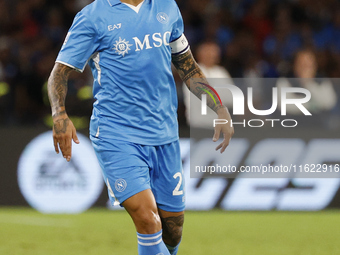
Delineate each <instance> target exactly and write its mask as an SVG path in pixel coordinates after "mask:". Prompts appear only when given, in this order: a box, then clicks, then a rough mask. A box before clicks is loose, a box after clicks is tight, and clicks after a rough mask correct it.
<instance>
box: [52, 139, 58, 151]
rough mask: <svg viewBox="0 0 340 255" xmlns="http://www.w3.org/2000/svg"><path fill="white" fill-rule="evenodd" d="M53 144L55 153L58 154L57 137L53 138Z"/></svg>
mask: <svg viewBox="0 0 340 255" xmlns="http://www.w3.org/2000/svg"><path fill="white" fill-rule="evenodd" d="M53 144H54V150H55V152H56V153H57V154H59V147H58V142H57V139H55V138H53Z"/></svg>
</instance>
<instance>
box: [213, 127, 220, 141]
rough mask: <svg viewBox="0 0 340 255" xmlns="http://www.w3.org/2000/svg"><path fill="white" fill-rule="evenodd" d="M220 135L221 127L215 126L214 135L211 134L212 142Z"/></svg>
mask: <svg viewBox="0 0 340 255" xmlns="http://www.w3.org/2000/svg"><path fill="white" fill-rule="evenodd" d="M220 135H221V128H219V127H218V126H217V127H215V133H214V136H213V141H214V142H216V141H218V139H219V138H220Z"/></svg>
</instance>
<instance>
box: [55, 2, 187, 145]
mask: <svg viewBox="0 0 340 255" xmlns="http://www.w3.org/2000/svg"><path fill="white" fill-rule="evenodd" d="M139 7H140V8H134V7H133V6H128V5H127V4H124V3H122V2H120V1H119V0H96V1H94V2H93V3H92V4H90V5H88V6H86V7H85V8H84V9H83V10H82V11H80V12H79V13H78V14H77V16H76V17H75V19H74V22H73V24H72V26H71V28H70V30H69V32H68V34H67V37H66V39H65V42H64V45H63V47H62V49H61V51H60V53H59V55H58V58H57V61H56V62H59V63H62V64H65V65H68V66H71V67H73V68H75V69H77V70H79V71H83V70H84V68H85V66H86V64H87V62H88V63H89V65H90V67H91V69H92V73H93V76H94V86H93V94H94V97H95V99H96V101H95V103H94V107H93V114H92V117H91V124H90V134H91V135H92V136H95V137H99V138H104V139H112V138H113V139H116V140H122V141H129V142H134V143H137V144H143V145H162V144H168V143H170V142H173V141H175V140H177V139H178V123H177V94H176V86H175V82H174V79H173V76H172V72H171V54H181V53H184V52H186V51H187V50H188V49H189V46H188V43H187V41H186V39H185V37H184V35H183V20H182V17H181V14H180V12H179V9H178V7H177V5H176V3H175V1H174V0H145V1H144V2H143V3H142V4H141V6H139Z"/></svg>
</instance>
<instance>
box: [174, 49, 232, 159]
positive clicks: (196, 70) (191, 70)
mask: <svg viewBox="0 0 340 255" xmlns="http://www.w3.org/2000/svg"><path fill="white" fill-rule="evenodd" d="M172 63H173V64H174V66H175V67H176V69H177V71H178V73H179V75H180V77H181V78H182V80H183V81H184V83H185V84H186V86H187V87H188V88H189V90H190V91H191V92H192V93H193V94H194V95H195V96H197V97H198V98H199V99H201V95H202V94H203V93H205V91H204V90H206V91H209V92H210V93H211V95H213V97H214V99H215V101H214V100H213V99H212V98H210V97H207V105H208V106H209V107H210V108H211V109H212V110H213V111H214V112H216V113H217V115H218V118H219V119H226V120H228V123H230V121H231V117H230V114H229V111H228V109H227V108H226V107H225V106H223V105H222V104H221V103H220V101H219V99H218V96H217V95H216V93H214V91H212V90H211V87H210V86H209V83H208V81H207V79H206V77H205V75H204V74H203V73H202V71H201V69H200V67H199V66H198V64H197V63H196V61H195V59H194V57H193V55H192V53H191V51H190V50H189V51H188V52H186V53H184V54H181V55H175V56H173V57H172ZM215 102H216V103H215ZM212 124H213V123H211V125H212ZM221 132H222V133H223V137H224V140H223V142H222V143H221V144H219V145H218V146H217V147H216V150H219V149H221V153H223V152H224V151H225V149H226V148H227V146H228V144H229V142H230V139H231V137H232V135H233V134H234V128H233V127H230V125H221V124H219V125H216V127H215V134H214V137H213V141H214V142H216V141H217V140H218V139H219V137H220V134H221Z"/></svg>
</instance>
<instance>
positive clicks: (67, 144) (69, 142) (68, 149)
mask: <svg viewBox="0 0 340 255" xmlns="http://www.w3.org/2000/svg"><path fill="white" fill-rule="evenodd" d="M71 152H72V139H71V138H65V158H66V160H67V161H70V160H71V156H72V155H71V154H72V153H71Z"/></svg>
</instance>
